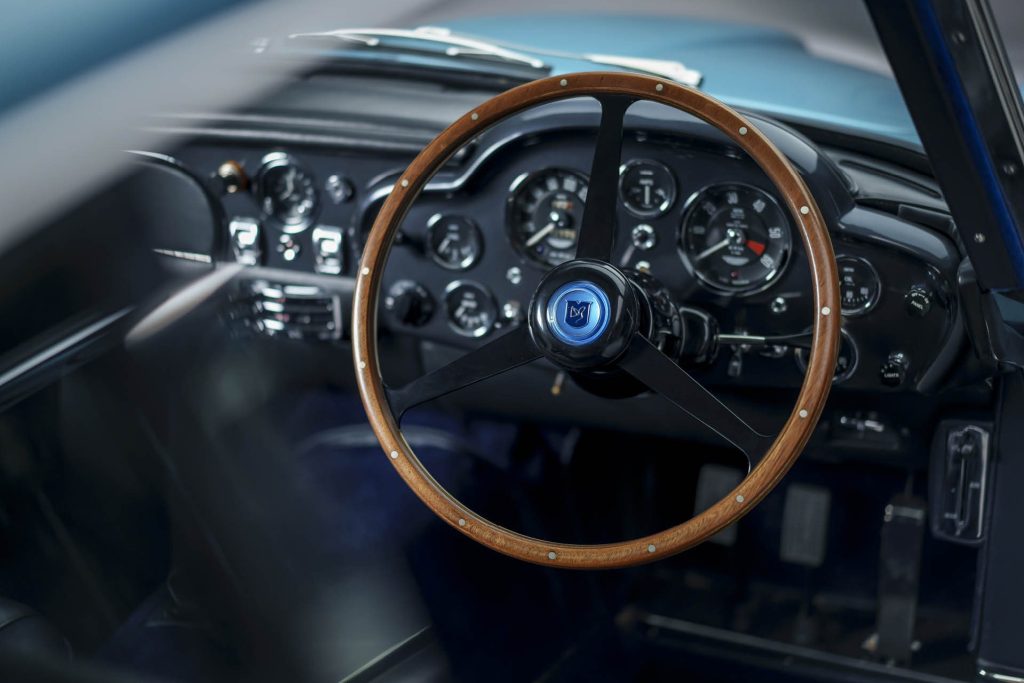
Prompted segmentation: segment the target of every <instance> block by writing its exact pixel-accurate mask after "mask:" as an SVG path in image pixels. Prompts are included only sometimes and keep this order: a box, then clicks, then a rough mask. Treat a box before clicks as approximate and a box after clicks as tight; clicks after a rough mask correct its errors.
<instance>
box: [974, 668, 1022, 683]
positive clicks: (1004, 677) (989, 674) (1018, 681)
mask: <svg viewBox="0 0 1024 683" xmlns="http://www.w3.org/2000/svg"><path fill="white" fill-rule="evenodd" d="M978 676H980V677H981V678H986V679H988V680H990V681H999V682H1000V683H1024V677H1021V676H1011V675H1010V674H999V673H996V672H995V671H989V670H988V669H982V668H979V669H978Z"/></svg>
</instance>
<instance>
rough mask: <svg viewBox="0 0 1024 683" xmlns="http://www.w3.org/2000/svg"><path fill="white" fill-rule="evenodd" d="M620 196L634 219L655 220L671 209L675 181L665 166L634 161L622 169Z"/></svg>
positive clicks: (620, 173) (652, 162)
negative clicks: (635, 217) (636, 217)
mask: <svg viewBox="0 0 1024 683" xmlns="http://www.w3.org/2000/svg"><path fill="white" fill-rule="evenodd" d="M619 195H620V196H621V197H622V203H623V204H625V205H626V208H627V209H629V211H630V213H632V214H633V215H634V216H639V217H640V218H655V217H657V216H661V215H663V214H664V213H665V212H666V211H668V210H669V209H671V208H672V203H673V202H675V200H676V178H675V176H674V175H672V171H670V170H669V169H668V167H667V166H665V165H664V164H660V163H658V162H657V161H651V160H650V159H634V160H632V161H629V162H627V163H625V164H623V165H622V167H621V168H620V169H619Z"/></svg>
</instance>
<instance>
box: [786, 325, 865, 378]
mask: <svg viewBox="0 0 1024 683" xmlns="http://www.w3.org/2000/svg"><path fill="white" fill-rule="evenodd" d="M807 331H808V332H810V330H807ZM839 332H840V335H839V353H838V355H836V371H835V374H834V375H832V384H839V383H840V382H845V381H846V380H848V379H850V377H852V376H853V373H854V372H856V370H857V360H858V352H857V343H856V342H855V341H853V337H852V336H851V335H850V333H849V332H847V331H846V330H840V331H839ZM808 353H809V351H808V350H807V349H796V350H795V351H794V353H793V357H794V358H795V359H796V364H797V366H798V367H799V368H800V372H807V355H808Z"/></svg>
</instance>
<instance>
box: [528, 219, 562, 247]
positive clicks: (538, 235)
mask: <svg viewBox="0 0 1024 683" xmlns="http://www.w3.org/2000/svg"><path fill="white" fill-rule="evenodd" d="M556 227H557V226H556V225H555V224H554V223H548V224H547V225H545V226H544V227H543V228H541V229H540V230H538V231H537V232H535V233H533V235H532V236H531V237H530V239H528V240H526V246H528V247H532V246H533V245H535V244H537V242H540V241H541V240H542V239H544V238H545V237H547V236H548V235H550V234H551V231H552V230H554V229H555V228H556Z"/></svg>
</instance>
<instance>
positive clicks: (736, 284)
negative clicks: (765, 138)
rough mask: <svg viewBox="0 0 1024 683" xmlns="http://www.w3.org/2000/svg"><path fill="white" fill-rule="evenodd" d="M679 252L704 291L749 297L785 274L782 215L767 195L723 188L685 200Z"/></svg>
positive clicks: (787, 245)
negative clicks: (705, 288)
mask: <svg viewBox="0 0 1024 683" xmlns="http://www.w3.org/2000/svg"><path fill="white" fill-rule="evenodd" d="M679 246H680V249H681V251H682V254H683V258H684V260H685V261H686V262H687V264H688V265H689V266H690V268H691V269H692V270H693V273H694V275H696V276H697V278H698V279H699V280H700V282H701V283H702V284H703V285H704V286H706V287H707V288H709V289H712V290H715V291H719V292H723V293H727V294H751V293H754V292H759V291H761V290H764V289H766V288H767V287H769V286H770V285H771V284H772V283H774V282H775V281H776V280H777V279H778V277H779V276H780V275H781V274H782V272H783V271H784V270H785V267H786V265H787V263H788V261H789V255H790V252H791V251H792V248H793V234H792V229H791V227H790V222H789V219H788V216H787V214H786V213H785V212H784V211H783V210H782V208H781V207H780V206H779V204H778V202H776V201H775V199H774V198H773V197H772V196H771V195H769V194H768V193H767V192H765V191H763V190H760V189H758V188H756V187H752V186H750V185H743V184H739V183H727V184H722V185H714V186H712V187H708V188H706V189H704V190H702V191H700V192H698V193H696V194H694V195H693V197H691V198H690V200H689V201H688V202H687V205H686V209H685V211H684V212H683V223H682V227H681V228H680V231H679Z"/></svg>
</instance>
